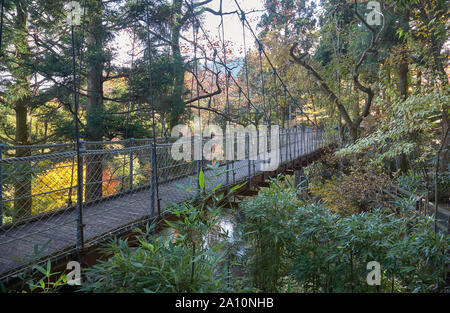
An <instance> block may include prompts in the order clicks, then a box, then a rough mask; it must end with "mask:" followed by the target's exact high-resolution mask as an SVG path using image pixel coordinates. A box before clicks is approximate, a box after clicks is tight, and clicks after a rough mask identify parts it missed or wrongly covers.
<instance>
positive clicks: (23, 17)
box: [11, 0, 32, 219]
mask: <svg viewBox="0 0 450 313" xmlns="http://www.w3.org/2000/svg"><path fill="white" fill-rule="evenodd" d="M15 6H16V14H17V15H16V22H15V24H16V25H15V27H16V30H17V34H18V35H17V38H16V39H15V40H14V49H15V58H16V61H17V65H14V66H13V68H12V69H11V72H12V74H13V75H14V77H15V78H16V81H17V83H16V84H17V85H16V88H17V94H18V95H20V97H19V98H18V99H17V100H16V101H15V103H14V109H15V112H16V137H15V140H16V144H18V145H29V144H30V128H29V124H28V117H29V114H30V113H31V107H30V95H31V87H30V81H31V76H30V74H29V73H28V70H27V67H26V64H27V63H29V60H30V53H31V52H30V47H29V44H28V35H27V34H28V10H27V5H26V3H25V2H24V1H22V0H17V1H15ZM30 153H31V151H30V150H29V149H18V150H16V157H25V156H29V155H30ZM31 179H32V177H31V164H30V163H29V162H25V163H24V164H23V166H22V167H21V171H20V173H16V180H15V183H14V198H15V199H16V200H15V201H14V218H17V219H19V218H24V217H29V216H30V215H31V214H32V199H31V193H32V192H31V188H32V187H31Z"/></svg>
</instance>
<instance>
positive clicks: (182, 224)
mask: <svg viewBox="0 0 450 313" xmlns="http://www.w3.org/2000/svg"><path fill="white" fill-rule="evenodd" d="M211 170H213V171H215V174H214V175H212V177H210V178H206V177H205V174H204V173H203V171H201V173H200V175H199V178H198V179H199V186H200V189H199V190H198V191H199V194H200V197H199V198H197V199H195V200H192V201H191V202H185V203H182V204H173V206H172V208H171V209H170V210H169V212H168V213H169V214H170V215H171V216H172V217H173V218H171V219H167V220H164V221H162V222H160V223H156V224H151V225H149V226H147V228H146V230H145V231H142V230H137V232H138V236H137V239H136V246H135V247H130V244H129V243H128V241H127V240H121V239H114V240H113V241H112V242H110V243H109V244H107V245H106V246H105V248H104V254H105V255H109V256H111V257H110V258H109V259H108V260H106V261H102V262H100V263H99V264H98V265H96V266H94V267H93V268H91V269H88V270H87V271H86V279H87V282H86V284H84V285H83V288H82V291H86V292H139V293H140V292H151V293H153V292H169V293H179V292H223V291H225V290H227V288H228V287H227V283H226V278H227V276H228V271H227V268H226V267H225V264H224V262H223V261H224V256H225V250H224V249H223V248H224V245H225V242H224V240H225V239H226V236H225V234H223V230H222V229H220V227H219V229H217V228H218V227H217V226H218V223H219V220H220V218H221V209H222V207H221V205H220V202H221V201H222V199H223V198H224V195H223V193H219V191H218V190H219V189H220V187H221V186H220V185H218V186H210V185H211V182H212V181H213V180H214V178H215V177H216V176H217V175H220V171H218V165H217V166H212V167H211ZM238 187H242V185H240V186H238ZM209 188H211V189H212V190H211V192H210V193H209V194H206V193H205V190H206V189H209ZM187 191H188V192H189V191H190V189H188V190H187ZM232 191H233V190H232ZM232 191H231V192H232ZM156 230H158V233H157V234H156ZM213 230H214V231H216V232H218V239H217V240H215V241H211V240H208V239H207V238H208V235H209V234H210V233H211V232H212V231H213Z"/></svg>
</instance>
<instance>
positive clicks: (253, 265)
mask: <svg viewBox="0 0 450 313" xmlns="http://www.w3.org/2000/svg"><path fill="white" fill-rule="evenodd" d="M280 180H281V178H278V179H277V180H275V181H272V183H271V186H270V188H267V189H263V190H262V191H261V192H260V193H259V194H258V195H257V196H256V197H255V198H253V199H251V200H250V201H246V202H244V203H243V205H242V209H243V215H244V216H243V221H242V222H241V223H240V224H239V225H237V227H238V229H239V231H240V232H241V233H242V235H243V239H244V242H245V243H246V245H247V247H248V248H247V250H246V252H245V262H244V266H245V269H246V274H247V275H248V280H249V284H250V285H252V286H253V287H254V288H257V289H258V290H261V291H263V292H281V291H282V289H283V288H284V287H285V286H284V281H283V280H284V278H286V276H287V275H288V270H289V266H290V265H289V258H288V255H287V253H288V250H287V247H288V246H290V245H292V243H293V241H294V240H295V236H294V232H293V228H292V227H291V226H292V225H291V219H292V216H293V214H294V212H295V209H296V207H297V206H298V205H299V201H298V200H297V194H296V192H295V191H294V190H293V189H289V190H286V189H283V188H280V187H278V185H277V184H278V183H279V182H280ZM280 185H282V184H280Z"/></svg>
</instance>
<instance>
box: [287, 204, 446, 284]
mask: <svg viewBox="0 0 450 313" xmlns="http://www.w3.org/2000/svg"><path fill="white" fill-rule="evenodd" d="M294 225H295V229H296V230H297V231H298V232H297V238H296V240H295V245H293V246H291V249H292V255H293V259H294V261H293V264H294V265H293V267H292V274H293V275H294V277H295V278H296V280H297V281H298V283H299V285H300V286H302V289H303V290H304V291H307V292H371V291H384V292H390V291H392V292H396V291H404V292H413V291H414V292H419V291H421V292H431V291H436V290H438V287H439V288H442V287H443V284H444V274H445V273H444V271H445V269H444V268H445V267H444V265H445V264H446V262H448V256H447V255H446V253H447V249H448V246H449V244H450V237H449V236H448V235H447V236H446V235H444V234H434V233H433V232H432V230H431V227H430V225H431V221H430V220H429V219H428V218H426V217H421V216H412V217H408V218H399V217H396V216H395V215H393V214H391V215H386V214H385V213H383V211H382V210H378V209H377V210H374V211H373V212H365V213H361V214H354V215H352V216H348V217H345V218H341V217H340V216H339V215H337V214H334V213H331V212H329V211H328V210H327V209H326V208H324V207H322V206H320V205H310V206H306V207H302V208H299V209H298V210H296V217H295V223H294ZM371 261H377V262H379V263H380V264H381V270H382V285H381V286H380V287H370V286H368V284H367V282H366V277H367V270H366V265H367V263H369V262H371Z"/></svg>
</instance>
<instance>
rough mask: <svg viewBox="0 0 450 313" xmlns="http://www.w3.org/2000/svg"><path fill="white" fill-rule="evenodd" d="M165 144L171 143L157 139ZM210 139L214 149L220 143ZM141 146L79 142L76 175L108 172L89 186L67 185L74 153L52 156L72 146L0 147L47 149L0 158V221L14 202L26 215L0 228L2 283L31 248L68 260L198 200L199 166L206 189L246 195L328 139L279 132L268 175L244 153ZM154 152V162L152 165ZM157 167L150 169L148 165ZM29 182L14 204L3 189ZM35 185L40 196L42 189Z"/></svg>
mask: <svg viewBox="0 0 450 313" xmlns="http://www.w3.org/2000/svg"><path fill="white" fill-rule="evenodd" d="M170 140H173V138H164V139H159V140H158V141H170ZM210 141H211V139H210ZM214 141H216V142H217V145H219V144H220V141H223V138H219V139H213V142H214ZM148 142H152V139H149V140H133V139H131V140H124V141H117V142H95V143H89V142H85V143H83V146H84V147H86V150H84V149H82V150H81V151H82V154H81V163H80V167H81V168H83V171H84V172H85V171H86V167H87V166H96V167H97V168H99V169H101V171H102V173H109V175H101V177H102V178H103V179H102V180H101V181H90V182H89V183H86V180H85V179H84V180H83V184H82V185H80V186H78V185H76V184H75V185H74V181H76V179H74V177H73V176H72V175H71V173H73V172H76V171H77V168H78V164H77V163H76V162H75V161H74V160H75V159H76V152H74V151H67V152H53V151H55V150H58V149H59V150H60V149H67V148H70V146H71V145H72V146H74V144H67V145H42V146H28V147H23V146H17V147H3V149H4V150H5V149H8V150H13V149H24V148H27V149H35V150H38V151H42V149H44V150H46V151H52V152H51V153H45V154H37V155H33V156H28V157H21V158H6V159H2V160H0V169H1V170H2V172H3V173H7V176H8V177H9V178H7V179H6V181H3V182H2V187H3V188H2V191H1V194H2V199H1V208H2V212H3V216H4V217H5V216H8V215H9V214H11V212H13V211H17V210H18V208H17V207H15V205H16V206H17V205H22V206H23V207H22V208H21V209H23V210H22V212H23V211H25V210H24V209H25V207H27V210H28V214H22V216H21V217H18V218H15V217H11V219H10V220H8V219H6V223H4V224H3V225H2V226H1V227H0V273H1V274H2V277H3V279H6V278H8V277H12V276H14V275H15V274H17V272H18V271H19V270H20V269H21V268H22V267H24V266H25V265H26V260H29V256H31V255H33V253H34V247H35V245H38V246H39V247H42V246H44V245H46V244H47V243H48V244H47V245H46V246H45V249H44V250H43V251H42V252H41V255H39V259H41V258H44V259H48V258H53V259H55V260H57V259H58V258H63V257H67V256H73V255H74V253H75V252H76V250H77V247H78V248H80V247H82V248H83V249H84V248H88V247H89V246H93V245H95V244H96V243H98V242H100V241H103V240H105V239H107V238H110V237H111V236H114V235H119V234H121V233H123V232H126V231H128V232H129V231H130V230H132V229H133V228H134V227H137V226H139V225H142V224H145V223H148V222H149V221H150V220H151V219H152V218H155V217H158V216H161V215H164V214H165V213H166V211H167V209H169V208H170V206H171V205H173V204H176V203H180V202H183V201H187V200H189V199H192V198H193V197H195V196H196V195H197V190H198V189H197V183H198V181H197V179H196V173H197V166H198V165H199V164H200V166H201V168H202V170H203V171H204V173H205V177H206V180H207V181H209V183H208V184H207V186H206V190H207V191H211V189H212V188H214V187H217V186H221V189H227V188H231V187H232V186H236V185H238V184H241V183H243V182H248V183H249V184H250V185H246V188H245V189H246V190H249V187H253V188H258V184H259V183H262V182H264V178H267V177H270V176H273V175H276V174H278V173H286V172H291V171H293V170H295V169H296V168H297V169H298V168H299V167H301V166H304V165H306V164H307V163H308V162H311V161H313V160H315V159H316V158H317V157H318V156H319V155H320V154H322V153H324V152H325V149H326V148H327V147H329V146H330V145H331V144H332V138H326V137H325V136H324V134H323V132H322V131H321V130H318V129H308V128H303V129H300V128H295V129H290V130H283V131H282V132H281V133H280V148H279V151H278V156H279V158H280V165H279V168H278V169H277V170H275V171H272V172H262V171H261V170H260V163H261V162H263V161H262V160H251V158H250V157H249V152H250V151H249V150H246V151H245V158H244V159H243V160H236V161H232V162H226V161H220V162H218V163H217V164H215V165H214V166H213V161H207V160H202V161H195V160H192V161H186V160H182V161H175V160H174V159H173V158H172V157H171V153H170V151H171V149H172V147H173V146H174V145H177V144H176V143H157V144H156V146H155V147H154V146H153V144H148ZM100 147H102V149H100ZM177 148H178V147H177ZM153 149H154V150H155V155H156V156H157V162H155V163H154V164H153V165H152V162H151V160H152V158H151V155H152V150H153ZM236 150H237V149H236ZM156 164H158V165H157V169H155V168H154V165H156ZM227 165H228V170H227V169H226V167H227ZM152 172H154V173H155V174H156V175H157V177H158V188H157V194H158V196H157V198H156V202H155V203H154V205H152V204H151V199H152V197H151V186H150V185H151V179H149V177H150V176H151V175H152V174H151V173H152ZM5 176H6V175H3V177H5ZM29 180H31V185H32V188H31V193H29V194H27V195H24V196H23V197H22V198H20V199H18V198H15V197H14V195H13V194H10V193H9V192H6V190H5V187H7V186H9V185H10V184H14V183H16V187H17V188H19V187H18V186H17V181H22V182H27V181H29ZM42 187H45V188H43V189H45V190H47V191H45V192H43V191H42ZM98 188H101V190H102V192H101V193H97V192H96V190H98ZM78 189H82V190H81V191H82V193H83V194H84V199H83V201H82V203H81V204H82V205H81V207H82V225H79V219H80V216H79V213H80V212H79V211H78V210H77V209H76V207H75V206H74V205H72V203H76V202H77V199H76V196H75V195H76V194H77V190H78ZM155 208H156V211H153V210H155ZM19 211H20V210H19ZM11 215H13V214H11ZM80 226H81V227H80ZM80 240H81V241H80Z"/></svg>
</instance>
